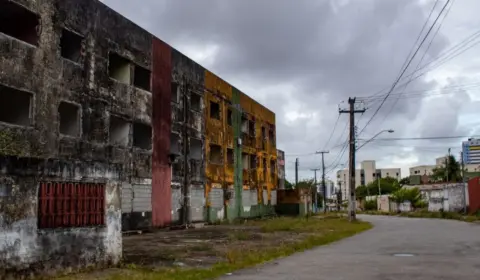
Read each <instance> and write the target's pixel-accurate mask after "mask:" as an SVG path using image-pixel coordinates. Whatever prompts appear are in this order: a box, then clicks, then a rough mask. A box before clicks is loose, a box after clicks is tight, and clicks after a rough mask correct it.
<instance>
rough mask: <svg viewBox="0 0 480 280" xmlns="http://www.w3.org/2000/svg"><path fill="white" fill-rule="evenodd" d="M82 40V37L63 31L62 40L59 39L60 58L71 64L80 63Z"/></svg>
mask: <svg viewBox="0 0 480 280" xmlns="http://www.w3.org/2000/svg"><path fill="white" fill-rule="evenodd" d="M82 40H83V38H82V36H80V35H78V34H75V33H73V32H72V31H70V30H67V29H63V30H62V38H61V39H60V48H61V55H62V57H63V58H66V59H68V60H71V61H73V62H80V61H81V57H82Z"/></svg>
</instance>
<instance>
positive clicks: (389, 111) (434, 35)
mask: <svg viewBox="0 0 480 280" xmlns="http://www.w3.org/2000/svg"><path fill="white" fill-rule="evenodd" d="M438 1H439V0H437V1H435V4H434V5H433V8H432V10H431V12H430V15H429V16H428V19H427V21H426V22H425V25H426V23H427V22H428V20H429V19H430V16H431V15H432V13H433V10H434V9H435V6H436V5H437V3H438ZM454 1H455V0H453V1H452V4H451V5H450V7H449V8H448V10H447V12H446V13H445V16H444V17H443V18H442V20H441V21H440V24H439V26H438V28H437V30H436V31H435V33H434V34H433V36H432V39H431V40H430V43H429V44H428V46H427V48H426V49H425V51H424V52H423V55H422V57H421V58H420V61H419V62H418V63H417V66H416V67H415V70H414V72H416V71H417V70H418V68H419V67H420V64H422V62H423V59H424V58H425V55H427V53H428V50H429V49H430V47H431V45H432V43H433V41H434V40H435V37H436V36H437V34H438V31H440V28H442V25H443V22H444V21H445V18H446V17H447V16H448V13H450V10H451V9H452V7H453V3H454ZM425 25H424V27H425ZM433 25H435V23H434V24H433ZM422 30H423V28H422ZM412 81H413V77H410V79H409V80H408V82H407V83H406V84H405V85H404V86H403V90H402V92H400V94H399V97H398V98H397V99H395V102H394V103H393V104H392V106H391V107H390V110H388V112H387V115H386V116H385V117H384V118H383V119H382V122H381V123H380V124H379V126H380V127H381V126H382V124H383V122H384V121H385V119H387V118H388V117H389V116H390V114H391V113H392V111H393V108H395V106H396V105H397V103H398V100H399V99H400V97H401V96H402V94H403V93H404V92H405V90H406V89H407V87H408V86H409V85H410V83H411V82H412Z"/></svg>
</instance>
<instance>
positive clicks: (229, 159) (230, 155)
mask: <svg viewBox="0 0 480 280" xmlns="http://www.w3.org/2000/svg"><path fill="white" fill-rule="evenodd" d="M234 158H235V156H234V155H233V149H227V163H228V164H230V165H233V164H234Z"/></svg>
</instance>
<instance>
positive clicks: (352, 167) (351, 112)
mask: <svg viewBox="0 0 480 280" xmlns="http://www.w3.org/2000/svg"><path fill="white" fill-rule="evenodd" d="M348 104H349V105H350V106H349V107H350V108H349V109H348V110H342V109H340V110H339V113H340V114H349V115H350V140H349V141H350V155H349V173H350V183H349V185H350V186H349V192H350V195H349V197H348V218H349V220H350V221H351V222H353V221H355V219H356V215H355V210H356V208H355V114H356V113H365V111H366V110H365V107H363V106H361V108H355V104H358V103H355V97H354V98H348Z"/></svg>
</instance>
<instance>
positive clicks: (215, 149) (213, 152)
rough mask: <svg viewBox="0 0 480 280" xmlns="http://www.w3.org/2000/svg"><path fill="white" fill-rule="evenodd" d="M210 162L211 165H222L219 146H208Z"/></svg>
mask: <svg viewBox="0 0 480 280" xmlns="http://www.w3.org/2000/svg"><path fill="white" fill-rule="evenodd" d="M210 162H211V163H213V164H222V163H223V160H222V147H221V146H220V145H214V144H211V145H210Z"/></svg>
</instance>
